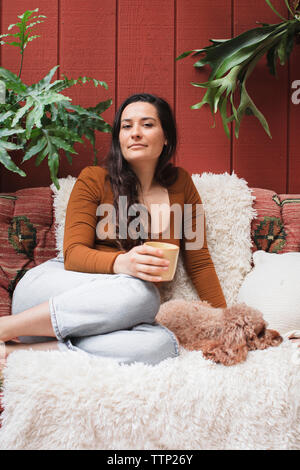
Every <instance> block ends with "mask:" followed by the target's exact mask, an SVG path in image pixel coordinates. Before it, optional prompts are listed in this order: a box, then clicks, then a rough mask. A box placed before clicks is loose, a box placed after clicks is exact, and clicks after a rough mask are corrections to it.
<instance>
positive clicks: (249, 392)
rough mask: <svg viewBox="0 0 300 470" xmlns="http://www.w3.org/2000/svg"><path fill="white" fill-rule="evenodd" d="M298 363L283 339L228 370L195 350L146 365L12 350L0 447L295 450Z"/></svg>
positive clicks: (299, 430) (299, 438) (299, 415)
mask: <svg viewBox="0 0 300 470" xmlns="http://www.w3.org/2000/svg"><path fill="white" fill-rule="evenodd" d="M297 363H298V365H297ZM299 363H300V354H299V355H298V352H297V350H296V348H295V345H293V343H291V342H286V341H285V342H283V343H282V344H281V345H280V346H279V347H277V348H270V349H267V350H265V351H252V352H250V353H249V354H248V359H247V361H246V362H244V363H241V364H238V365H236V366H233V367H225V366H220V365H217V364H214V363H212V362H211V361H207V360H205V359H204V358H203V356H202V353H201V352H196V351H194V352H186V351H182V354H181V355H180V356H179V357H177V358H175V359H167V360H165V361H163V362H162V363H160V364H158V365H157V366H155V367H153V366H147V365H144V364H137V363H136V364H132V365H130V366H128V365H127V366H120V365H118V364H117V363H116V362H115V361H113V360H111V359H101V358H94V357H90V356H87V355H85V354H84V353H75V352H71V351H70V352H33V351H26V352H24V353H23V354H21V353H14V354H13V355H11V356H10V358H9V361H8V367H7V368H6V370H5V384H6V385H5V390H4V407H5V411H4V413H3V423H2V425H3V427H2V429H1V430H0V449H1V450H4V449H191V450H194V449H298V450H299V449H300V394H299V390H300V367H299Z"/></svg>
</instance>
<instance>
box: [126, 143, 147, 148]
mask: <svg viewBox="0 0 300 470" xmlns="http://www.w3.org/2000/svg"><path fill="white" fill-rule="evenodd" d="M141 147H146V145H143V144H133V145H130V147H129V148H130V149H134V148H141Z"/></svg>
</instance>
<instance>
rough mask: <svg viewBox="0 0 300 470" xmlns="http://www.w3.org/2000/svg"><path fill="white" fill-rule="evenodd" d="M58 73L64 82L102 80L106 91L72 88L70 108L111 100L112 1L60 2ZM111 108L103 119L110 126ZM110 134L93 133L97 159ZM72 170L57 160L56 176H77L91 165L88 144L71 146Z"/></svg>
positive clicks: (114, 32)
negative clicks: (75, 153) (57, 173)
mask: <svg viewBox="0 0 300 470" xmlns="http://www.w3.org/2000/svg"><path fill="white" fill-rule="evenodd" d="M60 21H61V23H60V64H61V67H60V71H61V73H64V74H65V75H66V76H67V77H68V78H78V77H79V76H87V77H92V78H96V79H98V80H104V81H106V83H107V84H108V87H109V88H108V90H105V89H104V88H103V87H97V88H95V87H94V85H93V84H91V83H90V84H85V85H83V86H80V85H76V86H75V87H72V88H70V89H67V90H66V92H65V94H66V95H67V96H69V97H70V98H72V100H73V101H72V103H73V104H78V105H80V106H85V107H87V106H95V105H96V104H97V103H98V102H99V101H105V100H107V99H109V98H114V95H115V43H116V26H115V24H116V1H115V0H114V1H112V0H101V2H99V1H98V0H89V1H88V2H82V1H81V0H61V12H60ZM113 115H114V106H111V108H109V109H108V110H107V111H106V112H105V113H103V118H104V119H105V120H106V121H107V122H109V123H111V122H112V120H113ZM109 142H110V134H105V133H102V132H98V133H97V137H96V144H97V149H98V159H99V163H101V159H102V158H103V157H104V156H105V154H106V152H107V150H108V146H109ZM75 149H76V151H77V152H78V155H74V157H73V164H72V166H70V165H69V163H68V161H67V159H66V158H65V159H63V160H61V165H60V171H59V176H60V177H64V176H66V175H68V174H72V175H74V176H77V175H78V173H79V172H80V171H81V169H82V168H84V167H85V166H87V165H92V164H93V158H94V154H93V151H92V147H91V145H90V143H89V142H87V143H86V147H84V146H83V145H82V144H78V145H76V146H75Z"/></svg>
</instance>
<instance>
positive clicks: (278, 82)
mask: <svg viewBox="0 0 300 470" xmlns="http://www.w3.org/2000/svg"><path fill="white" fill-rule="evenodd" d="M272 3H273V5H274V6H275V8H276V9H277V11H279V12H280V13H281V14H282V15H283V16H286V8H285V6H284V2H282V1H281V0H274V1H272ZM256 21H260V22H265V23H271V24H276V23H279V22H280V19H279V17H277V16H276V15H275V14H274V13H273V12H272V10H271V9H270V8H269V7H268V5H267V4H266V3H265V2H261V0H253V1H252V3H251V7H250V4H249V2H246V1H238V0H235V2H234V35H235V36H236V35H238V34H241V33H242V32H244V31H246V30H249V29H252V28H254V27H256V26H257V24H256ZM277 70H278V79H276V78H275V77H274V76H272V75H271V74H270V73H269V71H268V68H267V65H266V57H263V58H262V59H261V61H260V62H259V63H258V65H257V67H256V69H255V70H254V71H253V73H252V75H251V76H250V77H249V79H248V80H247V91H248V93H249V95H250V97H251V98H252V99H253V101H254V103H255V104H256V106H257V107H258V109H259V110H260V111H261V112H262V113H263V115H264V116H265V118H266V120H267V122H268V124H269V127H270V132H271V135H272V139H270V138H269V137H268V136H267V134H266V133H265V131H264V130H263V128H262V126H261V125H260V123H259V121H258V120H257V119H256V118H255V117H254V116H245V117H244V119H243V121H242V124H241V127H240V135H239V139H238V141H237V140H234V142H233V168H234V171H235V172H236V173H237V175H238V176H240V177H243V178H245V179H246V181H247V182H248V184H249V186H250V187H251V186H252V187H261V188H267V189H272V190H275V191H277V192H279V193H280V192H285V188H286V178H287V171H286V167H287V152H286V151H287V100H288V93H287V90H288V67H287V65H285V66H284V67H282V66H280V65H278V67H277Z"/></svg>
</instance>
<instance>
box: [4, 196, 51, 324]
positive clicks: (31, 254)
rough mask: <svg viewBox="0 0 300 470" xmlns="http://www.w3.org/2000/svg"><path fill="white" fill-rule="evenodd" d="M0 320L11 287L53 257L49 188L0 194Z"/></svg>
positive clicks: (6, 309) (7, 309)
mask: <svg viewBox="0 0 300 470" xmlns="http://www.w3.org/2000/svg"><path fill="white" fill-rule="evenodd" d="M0 247H1V248H0V316H3V315H9V314H10V309H11V298H12V294H13V291H14V288H15V286H16V285H17V283H18V281H19V280H20V279H21V278H22V276H23V275H24V274H25V273H26V271H28V270H29V269H30V268H33V267H34V266H37V265H38V264H41V263H43V262H44V261H46V260H48V259H50V258H53V257H55V256H56V250H55V233H54V220H53V207H52V192H51V189H50V188H49V187H43V188H27V189H22V190H19V191H16V192H15V193H6V194H0Z"/></svg>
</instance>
